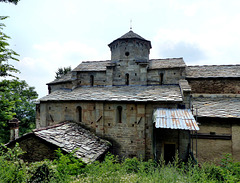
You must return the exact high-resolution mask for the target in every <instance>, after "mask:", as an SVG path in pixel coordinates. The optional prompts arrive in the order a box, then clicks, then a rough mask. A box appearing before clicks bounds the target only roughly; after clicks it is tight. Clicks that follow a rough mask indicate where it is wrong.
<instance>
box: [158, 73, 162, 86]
mask: <svg viewBox="0 0 240 183" xmlns="http://www.w3.org/2000/svg"><path fill="white" fill-rule="evenodd" d="M159 83H160V85H162V84H163V73H160V82H159Z"/></svg>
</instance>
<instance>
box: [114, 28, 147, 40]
mask: <svg viewBox="0 0 240 183" xmlns="http://www.w3.org/2000/svg"><path fill="white" fill-rule="evenodd" d="M132 38H137V39H142V40H145V41H146V39H144V38H143V37H141V36H139V35H138V34H136V33H135V32H133V31H132V30H130V31H129V32H127V33H126V34H124V35H123V36H121V37H120V38H118V39H132Z"/></svg>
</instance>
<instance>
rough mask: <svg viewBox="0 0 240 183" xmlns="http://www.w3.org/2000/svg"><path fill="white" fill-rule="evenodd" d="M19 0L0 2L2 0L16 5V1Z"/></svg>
mask: <svg viewBox="0 0 240 183" xmlns="http://www.w3.org/2000/svg"><path fill="white" fill-rule="evenodd" d="M19 1H20V0H0V2H4V3H13V4H15V5H17V3H18V2H19Z"/></svg>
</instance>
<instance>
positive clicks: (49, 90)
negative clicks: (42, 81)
mask: <svg viewBox="0 0 240 183" xmlns="http://www.w3.org/2000/svg"><path fill="white" fill-rule="evenodd" d="M51 92H52V88H51V86H49V85H48V94H50V93H51Z"/></svg>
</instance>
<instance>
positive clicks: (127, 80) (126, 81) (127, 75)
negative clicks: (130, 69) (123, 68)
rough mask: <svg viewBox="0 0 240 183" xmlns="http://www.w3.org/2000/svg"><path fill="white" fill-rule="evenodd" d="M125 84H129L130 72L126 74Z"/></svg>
mask: <svg viewBox="0 0 240 183" xmlns="http://www.w3.org/2000/svg"><path fill="white" fill-rule="evenodd" d="M125 85H129V74H128V73H127V74H125Z"/></svg>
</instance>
